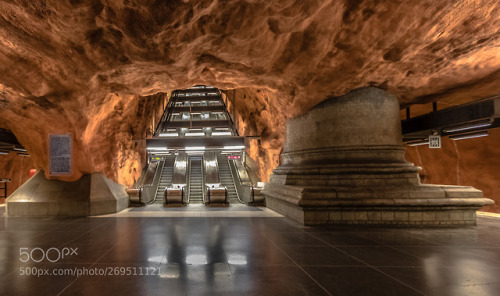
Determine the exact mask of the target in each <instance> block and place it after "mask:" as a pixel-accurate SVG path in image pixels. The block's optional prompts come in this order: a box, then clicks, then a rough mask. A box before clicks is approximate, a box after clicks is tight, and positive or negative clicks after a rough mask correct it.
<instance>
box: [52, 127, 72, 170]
mask: <svg viewBox="0 0 500 296" xmlns="http://www.w3.org/2000/svg"><path fill="white" fill-rule="evenodd" d="M49 169H50V175H70V174H71V135H69V134H65V135H49Z"/></svg>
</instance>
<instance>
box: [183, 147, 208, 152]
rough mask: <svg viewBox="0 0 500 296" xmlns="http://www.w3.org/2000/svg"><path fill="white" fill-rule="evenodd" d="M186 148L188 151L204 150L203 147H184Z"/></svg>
mask: <svg viewBox="0 0 500 296" xmlns="http://www.w3.org/2000/svg"><path fill="white" fill-rule="evenodd" d="M186 150H189V151H196V150H205V147H186Z"/></svg>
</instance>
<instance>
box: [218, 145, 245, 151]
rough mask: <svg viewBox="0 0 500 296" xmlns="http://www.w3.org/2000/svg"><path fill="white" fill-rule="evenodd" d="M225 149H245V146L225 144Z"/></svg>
mask: <svg viewBox="0 0 500 296" xmlns="http://www.w3.org/2000/svg"><path fill="white" fill-rule="evenodd" d="M222 149H224V150H227V149H245V146H224V148H222Z"/></svg>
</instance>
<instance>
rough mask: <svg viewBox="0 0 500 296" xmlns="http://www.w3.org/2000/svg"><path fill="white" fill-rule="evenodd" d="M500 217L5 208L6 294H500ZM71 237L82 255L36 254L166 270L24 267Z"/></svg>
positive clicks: (65, 264)
mask: <svg viewBox="0 0 500 296" xmlns="http://www.w3.org/2000/svg"><path fill="white" fill-rule="evenodd" d="M483 221H484V223H483ZM495 221H496V223H494V222H492V220H491V219H488V220H485V219H479V220H478V226H477V227H466V228H451V229H423V228H409V229H397V228H366V227H360V228H354V227H344V228H339V227H318V228H314V227H304V226H301V225H298V224H296V223H295V222H293V221H291V220H289V219H286V218H259V217H241V218H239V217H231V218H224V217H210V218H208V217H196V218H187V217H175V218H174V217H173V218H165V217H163V218H161V217H156V218H149V217H143V218H139V217H129V218H125V217H121V218H113V217H107V218H104V217H100V218H77V219H53V218H50V219H41V218H3V219H2V220H1V221H0V226H1V227H0V281H1V283H2V285H0V295H57V294H58V293H60V292H61V291H63V293H62V294H63V295H421V293H423V294H427V295H474V296H475V295H500V284H499V277H498V274H500V245H498V244H497V245H496V242H497V240H498V239H500V235H499V233H500V220H495ZM65 247H66V248H77V249H78V251H77V254H76V255H74V256H67V257H65V258H64V259H61V260H59V261H58V262H55V263H50V262H47V260H46V259H44V260H42V261H41V262H40V263H34V262H31V263H30V264H29V265H30V266H34V267H37V268H42V269H44V268H50V269H52V268H68V269H71V270H74V269H78V268H83V267H85V268H92V267H95V268H104V269H106V268H112V269H113V270H115V268H118V269H116V271H118V272H120V270H121V268H123V270H124V271H126V270H127V268H129V269H133V268H135V269H136V271H137V270H139V268H146V267H147V268H151V269H153V268H158V267H159V268H160V270H159V272H158V274H154V275H148V276H146V275H135V276H134V275H130V274H129V275H126V274H124V275H117V274H113V275H109V276H90V275H84V276H80V277H76V276H71V275H65V276H41V277H34V276H20V275H19V271H20V268H21V267H23V266H26V263H22V262H20V253H19V252H20V248H28V249H27V250H28V251H30V250H33V249H34V248H40V249H42V250H48V249H50V248H57V249H62V248H65ZM37 252H39V251H37ZM35 253H36V252H35ZM37 254H38V253H37ZM5 283H7V284H5Z"/></svg>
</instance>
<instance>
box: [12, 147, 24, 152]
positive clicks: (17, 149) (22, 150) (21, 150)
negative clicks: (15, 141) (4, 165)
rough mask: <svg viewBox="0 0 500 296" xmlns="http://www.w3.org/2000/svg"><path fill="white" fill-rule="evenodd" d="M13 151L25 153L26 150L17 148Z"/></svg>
mask: <svg viewBox="0 0 500 296" xmlns="http://www.w3.org/2000/svg"><path fill="white" fill-rule="evenodd" d="M14 150H15V151H20V152H26V149H24V148H19V147H14Z"/></svg>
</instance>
